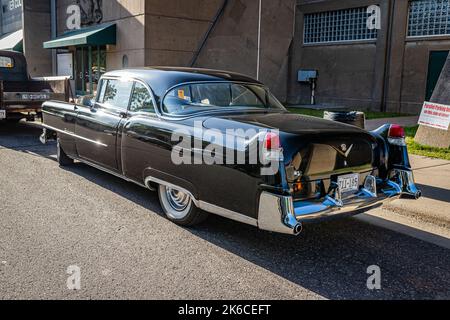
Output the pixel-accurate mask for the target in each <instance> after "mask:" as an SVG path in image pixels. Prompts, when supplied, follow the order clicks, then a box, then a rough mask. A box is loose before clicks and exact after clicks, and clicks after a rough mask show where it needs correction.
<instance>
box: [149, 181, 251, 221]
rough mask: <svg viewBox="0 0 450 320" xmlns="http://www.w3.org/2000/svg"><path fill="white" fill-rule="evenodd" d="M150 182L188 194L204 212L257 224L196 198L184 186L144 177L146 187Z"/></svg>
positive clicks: (236, 213)
mask: <svg viewBox="0 0 450 320" xmlns="http://www.w3.org/2000/svg"><path fill="white" fill-rule="evenodd" d="M150 182H153V183H157V184H161V185H164V186H166V187H169V188H173V189H177V190H179V191H181V192H184V193H186V194H188V195H189V196H190V197H191V199H192V201H193V202H194V204H195V206H196V207H197V208H199V209H201V210H204V211H206V212H209V213H212V214H215V215H218V216H221V217H224V218H228V219H231V220H234V221H238V222H241V223H245V224H249V225H252V226H254V227H257V226H258V221H257V220H256V219H254V218H251V217H249V216H246V215H244V214H241V213H238V212H234V211H231V210H228V209H225V208H222V207H219V206H216V205H214V204H211V203H208V202H205V201H201V200H199V199H197V198H196V197H194V195H193V194H192V193H191V192H190V191H189V190H186V189H185V188H182V187H180V186H177V185H174V184H172V183H169V182H167V181H164V180H161V179H158V178H154V177H147V178H145V184H146V186H147V187H148V188H150Z"/></svg>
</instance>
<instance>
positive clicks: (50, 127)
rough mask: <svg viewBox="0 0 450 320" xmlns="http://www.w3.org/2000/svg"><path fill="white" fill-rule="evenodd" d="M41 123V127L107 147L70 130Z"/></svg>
mask: <svg viewBox="0 0 450 320" xmlns="http://www.w3.org/2000/svg"><path fill="white" fill-rule="evenodd" d="M41 125H42V127H44V128H46V129H49V130H53V131H56V132H58V133H61V134H65V135H68V136H70V137H73V138H76V139H80V140H83V141H86V142H90V143H93V144H96V145H98V146H102V147H105V148H106V147H108V145H107V144H104V143H101V142H99V141H94V140H91V139H88V138H85V137H82V136H79V135H77V134H75V133H73V132H70V131H65V130H61V129H57V128H54V127H52V126H49V125H46V124H41ZM77 160H78V159H77Z"/></svg>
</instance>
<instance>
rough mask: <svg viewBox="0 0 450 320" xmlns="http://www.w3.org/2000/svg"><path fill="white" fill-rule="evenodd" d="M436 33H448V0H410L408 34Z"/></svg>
mask: <svg viewBox="0 0 450 320" xmlns="http://www.w3.org/2000/svg"><path fill="white" fill-rule="evenodd" d="M438 35H450V0H413V1H411V2H410V4H409V22H408V36H409V37H422V36H438Z"/></svg>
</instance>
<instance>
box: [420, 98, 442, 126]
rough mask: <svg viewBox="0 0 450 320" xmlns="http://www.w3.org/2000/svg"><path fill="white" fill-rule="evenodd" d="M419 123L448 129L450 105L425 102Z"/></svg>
mask: <svg viewBox="0 0 450 320" xmlns="http://www.w3.org/2000/svg"><path fill="white" fill-rule="evenodd" d="M419 124H420V125H422V126H427V127H431V128H436V129H441V130H445V131H447V130H448V127H449V126H450V106H446V105H443V104H439V103H432V102H425V103H424V104H423V108H422V113H421V115H420V119H419Z"/></svg>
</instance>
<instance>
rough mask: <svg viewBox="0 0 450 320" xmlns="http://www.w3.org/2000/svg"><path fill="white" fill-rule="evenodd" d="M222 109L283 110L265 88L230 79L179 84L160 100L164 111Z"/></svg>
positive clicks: (193, 111) (187, 112)
mask: <svg viewBox="0 0 450 320" xmlns="http://www.w3.org/2000/svg"><path fill="white" fill-rule="evenodd" d="M224 108H228V109H230V108H231V109H248V108H257V109H278V110H284V107H283V105H282V104H281V103H280V102H279V101H278V100H277V99H276V98H275V97H274V96H273V95H272V94H271V93H270V92H269V91H268V90H266V89H265V88H264V87H262V86H260V85H256V84H240V83H230V82H227V83H194V84H187V85H182V86H179V87H177V88H175V89H173V90H171V91H169V93H168V94H167V95H166V97H165V98H164V103H163V111H164V112H165V113H167V114H171V115H188V114H192V113H196V112H201V111H208V110H220V109H224Z"/></svg>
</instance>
